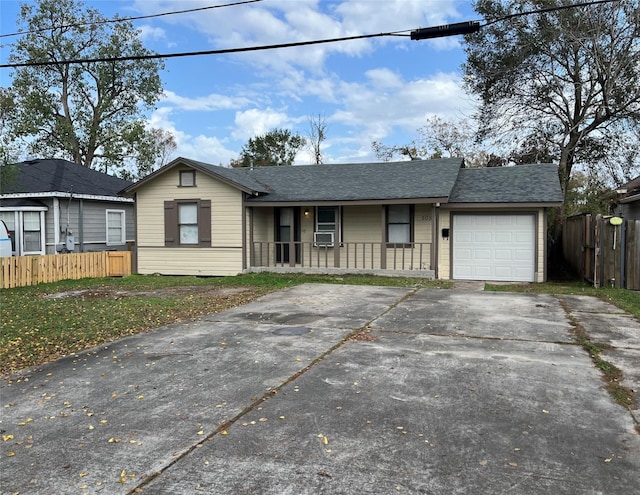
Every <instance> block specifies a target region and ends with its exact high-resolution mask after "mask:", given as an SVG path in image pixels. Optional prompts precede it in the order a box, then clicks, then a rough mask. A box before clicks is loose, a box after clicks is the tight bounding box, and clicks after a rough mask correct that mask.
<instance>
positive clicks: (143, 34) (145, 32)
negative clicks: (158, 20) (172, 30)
mask: <svg viewBox="0 0 640 495" xmlns="http://www.w3.org/2000/svg"><path fill="white" fill-rule="evenodd" d="M138 30H139V31H140V38H141V39H142V41H161V40H164V39H166V38H167V33H166V31H165V30H164V29H162V28H160V27H154V26H149V25H148V24H145V25H142V26H139V27H138Z"/></svg>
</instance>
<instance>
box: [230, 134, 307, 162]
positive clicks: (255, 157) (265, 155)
mask: <svg viewBox="0 0 640 495" xmlns="http://www.w3.org/2000/svg"><path fill="white" fill-rule="evenodd" d="M305 143H306V140H305V139H304V138H303V137H302V136H300V135H299V134H292V133H291V131H289V130H288V129H272V130H270V131H269V132H267V133H266V134H264V135H262V136H257V137H255V138H250V139H249V142H248V143H247V144H245V145H244V146H243V147H242V151H241V152H240V157H239V158H238V159H237V160H232V161H231V166H232V167H267V166H279V165H291V164H293V161H294V160H295V158H296V154H297V153H298V151H299V150H300V149H301V148H302V147H303V146H304V145H305Z"/></svg>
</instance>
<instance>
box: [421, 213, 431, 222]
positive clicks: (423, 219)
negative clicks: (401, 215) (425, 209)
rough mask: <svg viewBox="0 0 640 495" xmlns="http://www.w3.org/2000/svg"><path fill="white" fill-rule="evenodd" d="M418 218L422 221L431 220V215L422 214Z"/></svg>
mask: <svg viewBox="0 0 640 495" xmlns="http://www.w3.org/2000/svg"><path fill="white" fill-rule="evenodd" d="M420 220H421V221H423V222H430V221H431V215H422V216H421V217H420Z"/></svg>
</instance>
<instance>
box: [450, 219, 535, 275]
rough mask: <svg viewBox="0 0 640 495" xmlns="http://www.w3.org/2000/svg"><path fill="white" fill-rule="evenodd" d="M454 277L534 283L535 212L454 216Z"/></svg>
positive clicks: (452, 231)
mask: <svg viewBox="0 0 640 495" xmlns="http://www.w3.org/2000/svg"><path fill="white" fill-rule="evenodd" d="M451 234H452V236H451V237H452V242H453V260H452V262H453V278H454V279H456V280H496V281H500V280H501V281H508V282H533V281H534V275H535V241H536V235H535V216H534V215H461V214H458V215H453V226H452V229H451Z"/></svg>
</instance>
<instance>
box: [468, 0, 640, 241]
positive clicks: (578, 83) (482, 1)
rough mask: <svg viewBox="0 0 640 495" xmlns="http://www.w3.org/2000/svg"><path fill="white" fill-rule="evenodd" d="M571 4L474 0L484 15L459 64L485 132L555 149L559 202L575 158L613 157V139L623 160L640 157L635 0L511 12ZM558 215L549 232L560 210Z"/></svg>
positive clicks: (550, 153) (598, 160)
mask: <svg viewBox="0 0 640 495" xmlns="http://www.w3.org/2000/svg"><path fill="white" fill-rule="evenodd" d="M568 5H570V2H568V1H565V0H477V1H476V3H475V9H476V11H477V12H478V13H479V14H481V15H482V16H483V17H484V18H485V19H487V20H488V21H489V24H488V25H487V26H484V27H483V28H482V29H481V30H480V31H479V32H477V33H474V34H469V35H466V36H465V41H466V48H465V50H466V53H467V62H466V63H465V64H464V73H465V83H466V86H467V88H468V89H469V90H470V91H471V92H472V93H473V94H475V95H477V96H478V97H479V98H480V103H481V106H480V112H479V128H480V129H481V130H482V133H481V135H482V137H491V138H493V139H495V140H496V142H499V143H502V144H506V146H507V147H511V149H512V150H518V149H520V150H521V151H523V150H524V151H527V148H528V149H529V150H528V151H529V152H531V151H532V150H537V151H538V152H543V154H544V155H546V156H545V161H547V159H548V158H551V157H552V158H553V161H554V162H557V163H559V176H560V183H561V186H562V190H563V193H564V195H565V202H566V200H567V193H568V191H569V184H570V179H571V177H572V171H573V170H574V165H576V164H585V165H587V166H588V165H591V166H595V167H600V166H602V163H603V161H604V160H606V159H607V158H608V159H609V160H610V161H611V162H612V163H613V162H616V159H615V158H614V157H615V156H616V154H618V153H619V152H620V151H621V150H619V149H618V148H617V145H616V143H617V141H619V140H624V141H626V142H627V143H628V144H629V148H628V149H627V151H628V154H627V158H628V159H629V160H632V161H635V162H634V163H631V164H630V165H631V166H630V167H628V168H629V169H633V168H636V167H638V166H639V164H638V161H637V160H638V154H637V149H638V140H637V129H638V126H639V125H640V124H639V123H640V43H638V39H639V38H640V8H639V6H638V1H637V0H620V1H619V2H613V3H606V4H599V5H590V6H581V7H572V8H565V9H560V10H553V11H549V12H545V13H539V14H532V15H524V16H518V15H517V16H512V14H517V13H520V12H525V11H528V10H535V9H541V8H549V7H554V6H568ZM500 19H502V20H500ZM634 150H636V151H634ZM557 218H558V219H559V221H558V223H557V224H556V236H557V235H558V234H559V232H560V227H561V223H560V222H561V221H562V215H558V217H557Z"/></svg>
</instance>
